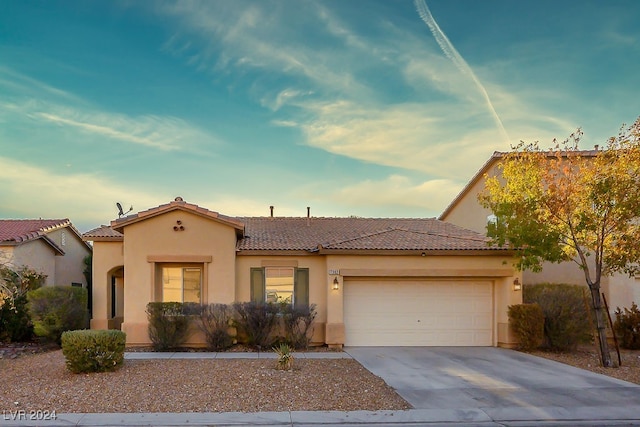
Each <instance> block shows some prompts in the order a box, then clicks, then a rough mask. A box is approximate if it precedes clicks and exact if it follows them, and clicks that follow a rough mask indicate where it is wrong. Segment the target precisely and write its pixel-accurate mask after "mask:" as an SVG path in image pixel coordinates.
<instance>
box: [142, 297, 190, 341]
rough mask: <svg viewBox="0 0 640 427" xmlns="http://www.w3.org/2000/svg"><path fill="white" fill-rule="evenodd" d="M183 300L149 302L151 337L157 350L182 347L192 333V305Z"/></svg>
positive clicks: (148, 316) (148, 313) (148, 315)
mask: <svg viewBox="0 0 640 427" xmlns="http://www.w3.org/2000/svg"><path fill="white" fill-rule="evenodd" d="M186 310H187V314H185V304H183V303H181V302H150V303H149V304H147V318H148V319H149V339H151V343H152V344H153V348H154V349H155V350H156V351H165V350H169V349H172V348H177V347H180V346H181V345H182V344H184V343H185V342H186V341H187V339H188V338H189V335H190V332H191V331H190V329H191V319H192V317H191V316H190V315H189V314H191V311H192V310H193V306H192V305H186Z"/></svg>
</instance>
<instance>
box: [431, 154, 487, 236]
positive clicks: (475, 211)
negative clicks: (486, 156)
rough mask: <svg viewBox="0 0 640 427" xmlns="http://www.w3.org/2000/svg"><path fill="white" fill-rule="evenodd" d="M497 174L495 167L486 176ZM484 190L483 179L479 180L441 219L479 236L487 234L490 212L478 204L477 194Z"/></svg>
mask: <svg viewBox="0 0 640 427" xmlns="http://www.w3.org/2000/svg"><path fill="white" fill-rule="evenodd" d="M496 173H499V171H498V170H497V166H496V165H494V166H493V167H491V169H489V171H488V172H487V174H488V175H489V176H495V175H496ZM483 190H484V177H482V178H480V179H479V180H478V181H477V182H476V183H475V184H474V185H473V186H472V187H471V188H470V189H469V190H468V191H467V192H466V193H465V194H464V195H463V197H461V198H460V200H458V202H457V204H456V206H455V207H454V208H453V209H452V210H451V211H450V212H449V213H448V214H447V215H446V216H444V217H442V218H441V219H442V220H443V221H446V222H450V223H451V224H455V225H458V226H460V227H464V228H466V229H469V230H473V231H476V232H478V233H480V234H483V235H484V234H486V233H487V217H488V216H489V215H491V210H489V209H486V208H483V207H482V206H481V205H480V203H479V202H478V194H480V193H481V192H482V191H483Z"/></svg>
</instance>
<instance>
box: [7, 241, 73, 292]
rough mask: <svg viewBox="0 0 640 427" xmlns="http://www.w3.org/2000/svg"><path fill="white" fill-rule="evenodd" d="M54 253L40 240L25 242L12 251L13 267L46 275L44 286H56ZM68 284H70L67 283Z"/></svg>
mask: <svg viewBox="0 0 640 427" xmlns="http://www.w3.org/2000/svg"><path fill="white" fill-rule="evenodd" d="M56 258H59V256H56V252H55V251H54V250H53V248H52V247H51V246H50V245H49V244H48V243H45V241H44V240H42V239H37V240H32V241H30V242H25V243H23V244H21V245H18V246H15V247H14V249H13V265H14V266H16V267H21V266H28V267H29V268H32V269H34V270H35V271H37V272H39V273H42V274H46V275H47V279H46V281H45V285H47V286H51V285H57V284H58V283H56ZM69 284H70V283H69Z"/></svg>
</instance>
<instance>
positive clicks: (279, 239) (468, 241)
mask: <svg viewBox="0 0 640 427" xmlns="http://www.w3.org/2000/svg"><path fill="white" fill-rule="evenodd" d="M239 219H240V220H241V221H242V222H244V223H245V227H246V228H245V237H244V238H243V239H241V240H240V241H238V245H237V246H238V250H240V251H254V250H302V251H313V252H315V251H322V250H418V251H421V250H486V249H506V248H498V247H490V246H488V245H487V241H488V239H487V238H486V237H485V236H483V235H481V234H479V233H476V232H474V231H471V230H466V229H463V228H460V227H458V226H455V225H453V224H449V223H445V222H442V221H438V220H436V219H433V218H425V219H412V218H280V217H276V218H270V217H259V218H239Z"/></svg>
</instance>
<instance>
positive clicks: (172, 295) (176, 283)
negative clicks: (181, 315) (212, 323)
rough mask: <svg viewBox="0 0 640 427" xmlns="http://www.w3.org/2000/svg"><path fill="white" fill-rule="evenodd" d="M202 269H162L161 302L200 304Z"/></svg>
mask: <svg viewBox="0 0 640 427" xmlns="http://www.w3.org/2000/svg"><path fill="white" fill-rule="evenodd" d="M201 288H202V269H201V268H199V267H163V268H162V302H195V303H200V302H201V300H202V299H201Z"/></svg>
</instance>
